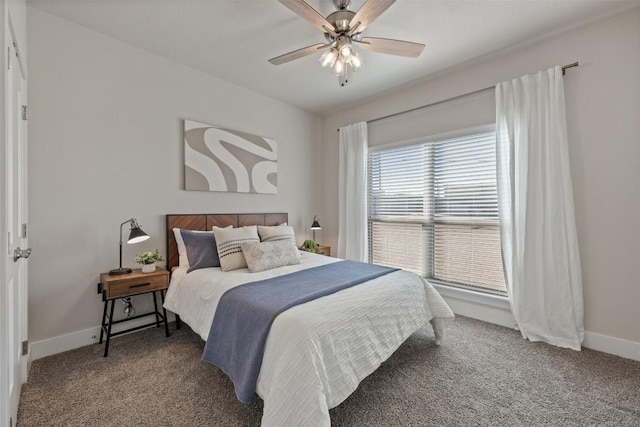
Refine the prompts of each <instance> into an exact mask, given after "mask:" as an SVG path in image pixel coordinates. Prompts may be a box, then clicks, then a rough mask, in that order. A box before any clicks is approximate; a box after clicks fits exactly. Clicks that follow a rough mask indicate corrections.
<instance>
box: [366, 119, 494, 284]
mask: <svg viewBox="0 0 640 427" xmlns="http://www.w3.org/2000/svg"><path fill="white" fill-rule="evenodd" d="M495 164H496V161H495V132H494V131H484V132H479V133H474V134H472V135H466V136H463V137H458V138H452V139H447V140H442V141H436V142H424V143H418V144H413V145H408V146H403V147H396V148H390V149H383V150H379V151H372V152H371V153H370V154H369V255H370V261H371V262H373V263H376V264H383V265H389V266H394V267H400V268H403V269H406V270H409V271H414V272H417V273H420V274H422V275H423V276H425V277H427V278H431V279H437V280H441V281H444V282H449V283H453V284H461V285H469V286H477V287H481V288H486V289H492V290H497V291H505V286H504V278H503V270H502V260H501V257H500V234H499V222H498V199H497V191H496V169H495Z"/></svg>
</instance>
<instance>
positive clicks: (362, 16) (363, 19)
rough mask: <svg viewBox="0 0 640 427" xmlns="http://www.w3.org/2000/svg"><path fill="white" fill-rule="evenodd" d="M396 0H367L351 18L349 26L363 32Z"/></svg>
mask: <svg viewBox="0 0 640 427" xmlns="http://www.w3.org/2000/svg"><path fill="white" fill-rule="evenodd" d="M395 2H396V0H367V1H366V2H365V4H363V5H362V7H361V8H360V10H359V11H358V12H356V14H355V15H354V16H353V18H351V22H349V28H354V27H355V26H356V25H358V22H359V23H360V25H358V27H357V28H356V31H358V32H362V30H364V29H365V28H366V27H367V26H368V25H369V24H371V23H372V22H373V21H375V20H376V19H377V18H378V17H379V16H380V15H382V14H383V13H384V11H385V10H387V9H389V7H390V6H391V5H392V4H394V3H395Z"/></svg>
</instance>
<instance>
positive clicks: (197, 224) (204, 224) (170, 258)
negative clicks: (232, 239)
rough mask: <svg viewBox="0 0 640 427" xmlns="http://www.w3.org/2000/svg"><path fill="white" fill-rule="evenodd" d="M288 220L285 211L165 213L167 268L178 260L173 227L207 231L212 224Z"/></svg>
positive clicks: (271, 222) (225, 224)
mask: <svg viewBox="0 0 640 427" xmlns="http://www.w3.org/2000/svg"><path fill="white" fill-rule="evenodd" d="M288 221H289V214H286V213H256V214H177V215H167V230H166V233H167V246H166V247H167V270H169V271H171V269H172V268H173V267H177V266H178V262H179V257H178V245H176V237H175V235H174V234H173V229H174V228H184V229H186V230H199V231H209V230H211V227H213V226H216V227H226V226H228V225H232V226H234V227H244V226H245V225H280V224H282V223H285V222H288Z"/></svg>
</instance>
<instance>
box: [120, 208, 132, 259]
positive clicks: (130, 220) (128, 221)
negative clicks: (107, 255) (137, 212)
mask: <svg viewBox="0 0 640 427" xmlns="http://www.w3.org/2000/svg"><path fill="white" fill-rule="evenodd" d="M128 223H131V224H133V225H136V220H135V219H133V218H131V219H128V220H126V221H125V222H123V223H122V224H120V270H122V226H123V225H125V224H128Z"/></svg>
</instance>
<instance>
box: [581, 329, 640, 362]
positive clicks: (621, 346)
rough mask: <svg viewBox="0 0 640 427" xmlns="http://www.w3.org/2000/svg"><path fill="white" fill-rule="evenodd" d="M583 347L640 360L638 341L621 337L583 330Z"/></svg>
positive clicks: (639, 344)
mask: <svg viewBox="0 0 640 427" xmlns="http://www.w3.org/2000/svg"><path fill="white" fill-rule="evenodd" d="M582 346H583V347H586V348H590V349H591V350H597V351H602V352H604V353H609V354H614V355H616V356H620V357H624V358H625V359H632V360H637V361H640V343H639V342H635V341H629V340H625V339H622V338H616V337H610V336H608V335H602V334H597V333H595V332H589V331H587V332H585V334H584V342H583V343H582Z"/></svg>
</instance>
